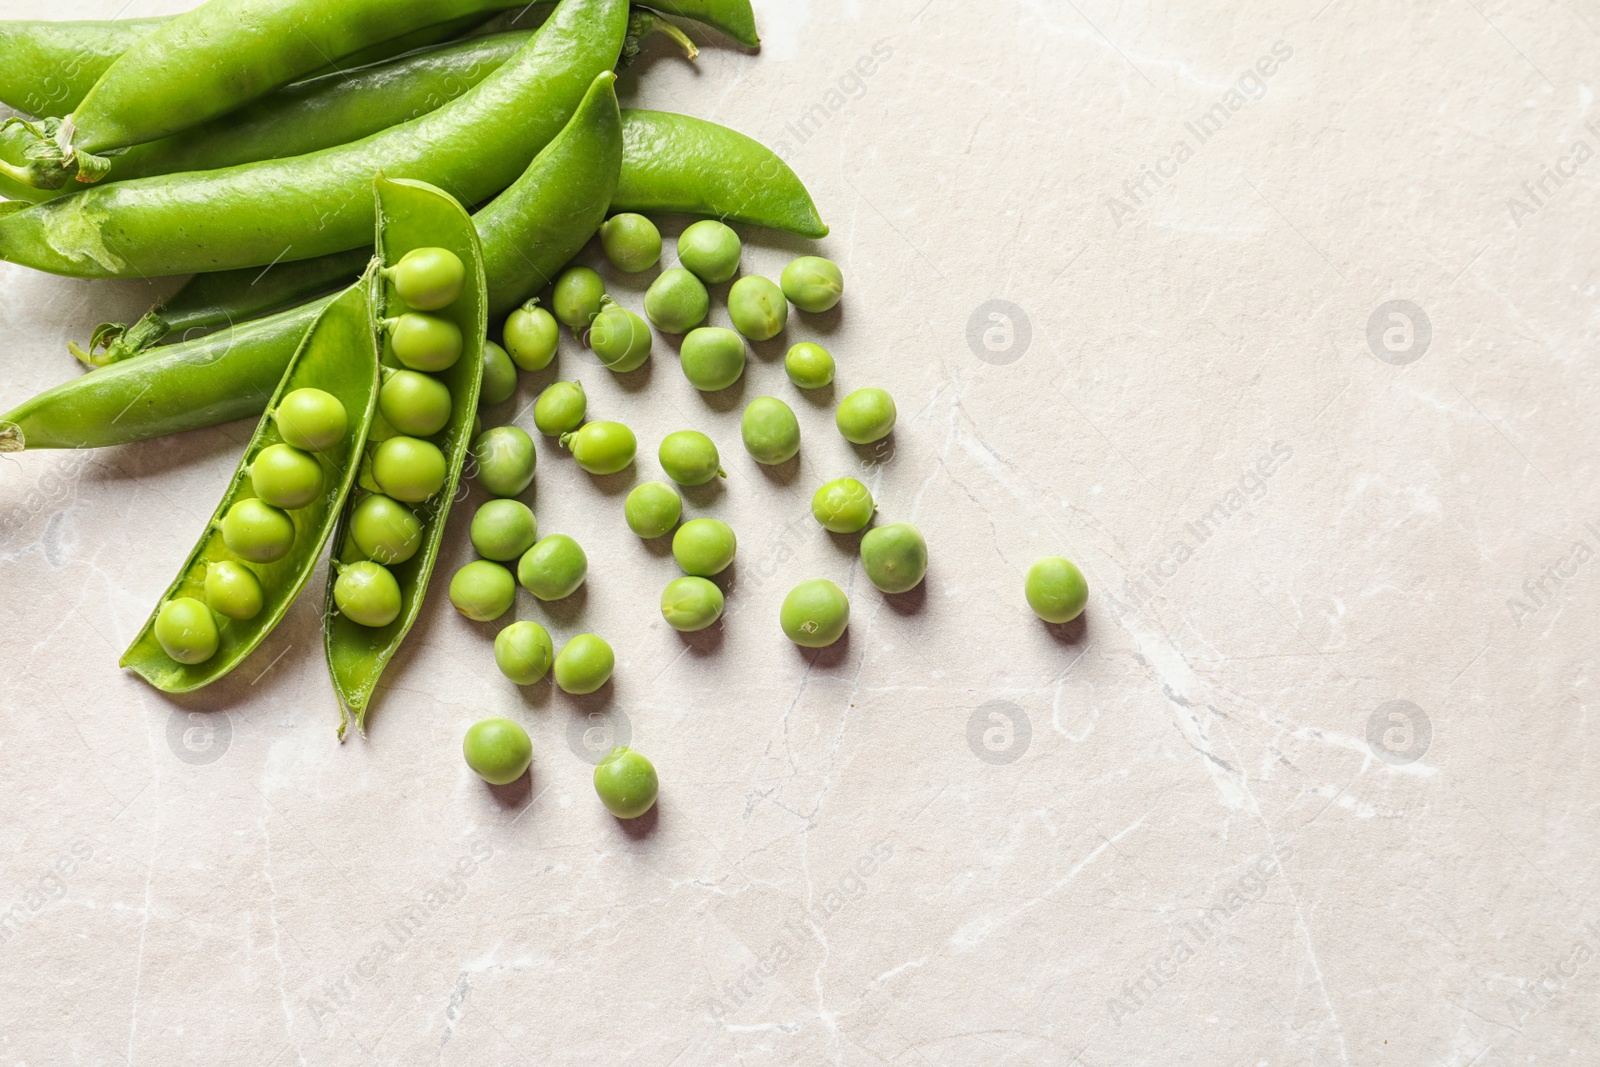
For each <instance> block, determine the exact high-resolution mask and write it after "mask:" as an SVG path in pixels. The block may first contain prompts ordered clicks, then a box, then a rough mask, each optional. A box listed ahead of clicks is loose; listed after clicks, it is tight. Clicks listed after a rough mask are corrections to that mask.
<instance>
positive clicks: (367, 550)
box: [350, 493, 422, 567]
mask: <svg viewBox="0 0 1600 1067" xmlns="http://www.w3.org/2000/svg"><path fill="white" fill-rule="evenodd" d="M350 536H351V537H352V538H353V539H354V540H355V543H356V547H357V548H359V549H360V550H361V554H362V555H363V556H366V557H367V558H368V559H370V560H374V561H376V562H378V563H382V564H383V565H384V566H387V567H392V566H395V565H396V564H400V563H404V562H405V561H406V560H408V559H410V558H411V557H412V556H414V555H416V554H417V549H419V548H421V547H422V520H421V519H419V518H417V516H416V513H415V512H413V511H412V510H411V509H410V508H408V507H406V506H405V505H404V504H402V503H400V502H399V501H398V500H396V499H394V498H393V497H388V496H384V495H383V494H382V493H371V494H368V495H367V496H364V497H362V498H361V502H360V503H359V504H357V505H356V506H355V510H354V511H352V512H351V513H350Z"/></svg>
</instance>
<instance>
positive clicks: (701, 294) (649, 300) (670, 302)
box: [644, 267, 711, 333]
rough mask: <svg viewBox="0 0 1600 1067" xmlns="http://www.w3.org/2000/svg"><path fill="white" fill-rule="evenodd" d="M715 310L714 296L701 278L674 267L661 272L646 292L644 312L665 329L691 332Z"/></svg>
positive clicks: (652, 321)
mask: <svg viewBox="0 0 1600 1067" xmlns="http://www.w3.org/2000/svg"><path fill="white" fill-rule="evenodd" d="M710 311H711V297H710V295H709V294H708V293H707V292H706V287H705V286H704V285H702V284H701V282H700V279H699V278H696V277H695V276H694V275H693V274H690V273H689V272H688V271H686V270H684V269H683V268H682V267H673V268H672V269H670V270H664V271H662V272H661V276H660V277H658V278H657V279H656V280H655V281H653V282H651V283H650V288H649V289H647V290H645V294H644V313H645V315H646V316H647V317H648V318H649V319H650V322H651V323H652V324H653V325H654V326H655V328H656V329H658V330H660V331H661V332H662V333H688V332H689V331H690V330H692V329H694V328H695V327H696V326H698V325H700V324H701V323H702V322H704V321H706V315H707V314H708V313H710Z"/></svg>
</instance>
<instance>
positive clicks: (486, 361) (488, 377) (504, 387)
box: [478, 341, 517, 404]
mask: <svg viewBox="0 0 1600 1067" xmlns="http://www.w3.org/2000/svg"><path fill="white" fill-rule="evenodd" d="M516 391H517V365H516V364H515V363H513V362H511V356H510V355H508V354H507V353H506V350H505V349H503V348H501V347H500V346H499V345H497V344H495V343H494V342H493V341H485V342H483V385H481V386H480V387H479V388H478V403H479V404H499V403H501V402H502V401H506V400H510V399H511V396H512V394H513V393H515V392H516Z"/></svg>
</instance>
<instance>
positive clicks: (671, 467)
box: [657, 430, 728, 485]
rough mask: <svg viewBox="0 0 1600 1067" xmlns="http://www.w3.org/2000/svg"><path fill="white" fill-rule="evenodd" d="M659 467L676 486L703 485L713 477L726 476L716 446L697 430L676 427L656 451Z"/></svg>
mask: <svg viewBox="0 0 1600 1067" xmlns="http://www.w3.org/2000/svg"><path fill="white" fill-rule="evenodd" d="M657 458H658V459H660V460H661V469H662V470H664V471H666V472H667V477H668V478H671V479H672V480H673V481H675V482H677V483H678V484H679V485H705V484H706V483H707V482H709V481H711V480H713V479H715V478H726V477H727V476H728V475H727V474H726V472H724V471H723V469H722V463H721V461H720V459H719V457H718V456H717V446H716V443H715V442H714V441H712V440H711V438H709V437H707V436H706V435H705V434H703V433H701V432H700V431H699V430H677V431H675V432H673V433H669V434H667V436H666V437H665V438H663V439H662V441H661V448H660V450H659V451H658V453H657Z"/></svg>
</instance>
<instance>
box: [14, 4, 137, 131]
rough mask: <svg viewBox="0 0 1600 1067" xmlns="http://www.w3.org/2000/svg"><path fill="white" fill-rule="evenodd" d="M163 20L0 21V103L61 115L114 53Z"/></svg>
mask: <svg viewBox="0 0 1600 1067" xmlns="http://www.w3.org/2000/svg"><path fill="white" fill-rule="evenodd" d="M166 21H168V20H167V19H164V18H153V19H115V20H107V21H98V20H91V21H80V22H38V21H33V20H29V19H14V20H9V21H5V22H0V103H4V104H5V105H6V106H7V107H12V108H15V109H16V110H18V111H21V112H23V113H25V114H28V115H65V114H66V113H67V112H69V111H71V110H72V109H73V108H75V107H77V106H78V102H79V101H81V100H82V99H83V98H84V97H85V96H86V95H87V94H88V92H89V90H90V89H91V88H92V87H93V86H94V83H95V82H97V81H99V80H100V75H102V74H104V73H105V72H106V70H107V69H108V68H110V66H111V64H113V63H115V62H116V61H117V57H118V56H120V55H122V53H124V52H126V51H127V50H128V49H130V48H132V47H133V46H134V45H136V44H138V43H139V42H140V41H142V40H144V39H145V38H146V37H148V36H149V35H150V32H151V31H152V30H154V29H156V28H157V27H158V26H160V25H161V24H162V23H164V22H166Z"/></svg>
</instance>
